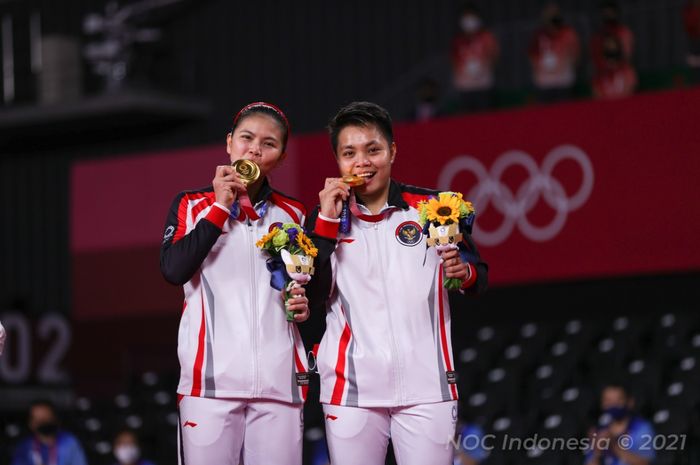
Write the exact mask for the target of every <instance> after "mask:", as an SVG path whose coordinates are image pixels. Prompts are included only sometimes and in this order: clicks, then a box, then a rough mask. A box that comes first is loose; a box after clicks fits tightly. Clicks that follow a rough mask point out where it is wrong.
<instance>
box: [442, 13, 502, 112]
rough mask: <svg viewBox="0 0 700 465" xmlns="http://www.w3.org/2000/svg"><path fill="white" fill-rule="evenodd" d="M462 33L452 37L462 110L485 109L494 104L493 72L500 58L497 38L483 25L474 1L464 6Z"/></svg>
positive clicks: (453, 75) (460, 21)
mask: <svg viewBox="0 0 700 465" xmlns="http://www.w3.org/2000/svg"><path fill="white" fill-rule="evenodd" d="M459 28H460V32H459V33H458V34H457V35H456V36H455V37H454V38H453V39H452V50H451V60H452V77H453V83H454V87H455V89H456V90H457V91H458V92H459V95H460V107H461V108H460V109H461V110H462V111H472V110H483V109H486V108H489V107H490V106H492V104H493V102H492V101H493V72H494V68H495V66H496V61H497V59H498V41H497V40H496V37H495V36H494V35H493V34H492V33H491V32H490V31H489V30H487V29H486V28H485V27H484V23H483V18H482V17H481V15H480V14H479V10H478V9H477V8H476V6H475V5H474V4H472V3H468V4H466V5H465V6H464V7H463V8H462V12H461V15H460V17H459Z"/></svg>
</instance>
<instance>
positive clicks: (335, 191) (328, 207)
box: [318, 178, 350, 219]
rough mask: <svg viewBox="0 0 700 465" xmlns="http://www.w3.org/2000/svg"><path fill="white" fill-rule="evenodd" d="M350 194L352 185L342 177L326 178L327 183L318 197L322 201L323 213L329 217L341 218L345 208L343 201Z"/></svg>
mask: <svg viewBox="0 0 700 465" xmlns="http://www.w3.org/2000/svg"><path fill="white" fill-rule="evenodd" d="M349 196H350V186H348V185H347V184H345V183H344V182H343V180H342V179H341V178H326V185H325V187H324V188H323V190H322V191H321V192H319V193H318V198H319V200H320V203H321V210H320V211H321V214H322V215H323V216H325V217H327V218H333V219H336V218H339V217H340V212H341V211H342V209H343V201H344V200H347V199H348V197H349Z"/></svg>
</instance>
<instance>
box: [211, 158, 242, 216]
mask: <svg viewBox="0 0 700 465" xmlns="http://www.w3.org/2000/svg"><path fill="white" fill-rule="evenodd" d="M212 185H213V186H214V195H215V196H216V201H217V202H219V203H220V204H221V205H223V206H224V207H226V208H228V209H230V208H231V206H232V205H233V202H235V201H236V198H237V197H238V192H245V191H246V186H245V184H243V181H241V178H239V177H238V174H237V173H236V171H235V170H234V169H233V168H232V167H231V166H229V165H221V166H217V167H216V174H215V175H214V179H213V180H212Z"/></svg>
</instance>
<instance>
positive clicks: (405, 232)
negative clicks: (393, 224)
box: [395, 221, 423, 247]
mask: <svg viewBox="0 0 700 465" xmlns="http://www.w3.org/2000/svg"><path fill="white" fill-rule="evenodd" d="M395 234H396V240H397V241H399V242H400V243H401V245H405V246H408V247H413V246H414V245H416V244H418V243H419V242H420V240H421V239H422V238H423V231H422V230H421V227H420V225H419V224H418V223H416V222H415V221H404V222H403V223H401V224H400V225H398V227H397V228H396V233H395Z"/></svg>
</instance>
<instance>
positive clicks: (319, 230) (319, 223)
mask: <svg viewBox="0 0 700 465" xmlns="http://www.w3.org/2000/svg"><path fill="white" fill-rule="evenodd" d="M338 229H340V220H333V219H332V218H327V219H326V217H324V216H323V215H320V214H319V215H318V218H316V224H315V225H314V233H316V234H318V235H319V236H321V237H325V238H326V239H335V238H337V237H338Z"/></svg>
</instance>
